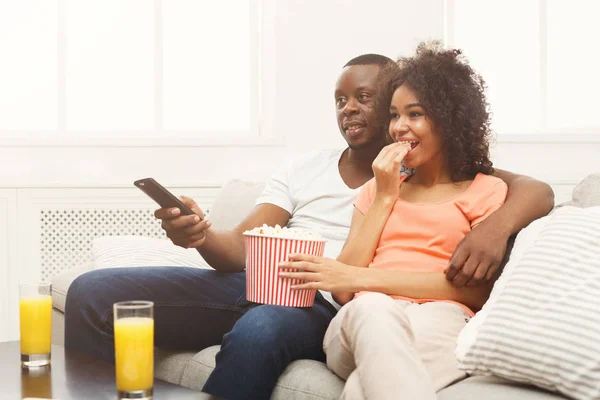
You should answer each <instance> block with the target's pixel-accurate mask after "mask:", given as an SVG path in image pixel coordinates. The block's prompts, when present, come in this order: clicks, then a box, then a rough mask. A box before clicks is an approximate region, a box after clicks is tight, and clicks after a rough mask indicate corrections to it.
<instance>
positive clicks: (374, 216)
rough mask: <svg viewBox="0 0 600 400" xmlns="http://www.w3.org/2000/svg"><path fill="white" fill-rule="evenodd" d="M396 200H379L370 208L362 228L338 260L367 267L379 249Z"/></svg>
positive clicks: (346, 245)
mask: <svg viewBox="0 0 600 400" xmlns="http://www.w3.org/2000/svg"><path fill="white" fill-rule="evenodd" d="M394 202H395V199H389V198H378V197H377V196H375V199H374V200H373V202H372V203H371V205H370V206H369V210H368V211H367V213H366V214H365V217H364V219H363V221H362V223H361V225H360V228H359V229H358V231H357V232H356V234H354V235H353V236H352V237H351V238H349V240H348V242H347V243H346V244H345V245H344V248H343V249H342V252H341V253H340V255H339V256H338V257H337V260H338V261H340V262H343V263H345V264H350V265H354V266H357V267H367V266H368V265H369V263H370V262H371V261H373V256H374V255H375V250H376V249H377V244H378V243H379V238H380V237H381V232H382V231H383V228H384V227H385V224H386V222H387V220H388V218H389V216H390V213H391V212H392V208H393V207H394Z"/></svg>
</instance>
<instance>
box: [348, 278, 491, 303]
mask: <svg viewBox="0 0 600 400" xmlns="http://www.w3.org/2000/svg"><path fill="white" fill-rule="evenodd" d="M360 273H361V277H360V278H359V279H357V287H356V289H357V290H356V291H370V292H380V293H385V294H389V295H397V296H405V297H411V298H416V299H435V300H452V301H456V302H458V303H461V304H464V305H466V306H467V307H469V308H470V309H471V310H473V311H477V310H480V309H481V307H483V304H484V303H485V302H486V301H487V299H488V297H489V295H490V291H491V290H492V286H493V283H490V284H486V285H480V286H475V287H462V288H456V287H454V286H452V283H451V282H449V281H448V280H447V279H446V277H445V275H444V273H443V272H408V271H394V270H386V269H376V268H367V269H365V270H364V271H360Z"/></svg>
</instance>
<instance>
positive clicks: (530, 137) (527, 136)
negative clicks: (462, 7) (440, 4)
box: [444, 0, 600, 143]
mask: <svg viewBox="0 0 600 400" xmlns="http://www.w3.org/2000/svg"><path fill="white" fill-rule="evenodd" d="M459 1H460V0H444V43H445V44H446V46H448V47H450V48H451V47H454V46H455V36H454V28H455V27H454V10H455V6H456V3H457V2H459ZM537 1H538V3H539V7H538V9H539V43H540V74H539V76H540V88H541V90H540V94H539V95H540V105H541V109H542V115H541V126H540V129H539V131H537V132H533V133H501V134H498V135H497V142H498V143H600V124H599V125H598V126H596V127H582V128H558V129H557V128H549V127H547V125H546V122H547V115H546V112H547V96H546V95H547V90H546V87H547V80H546V77H547V76H546V68H547V66H546V64H547V28H548V21H547V15H548V14H547V0H537Z"/></svg>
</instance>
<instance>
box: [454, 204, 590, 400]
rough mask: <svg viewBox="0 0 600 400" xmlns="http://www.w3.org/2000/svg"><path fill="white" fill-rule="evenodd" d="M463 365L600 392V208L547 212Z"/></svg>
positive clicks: (573, 393) (583, 392)
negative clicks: (548, 213)
mask: <svg viewBox="0 0 600 400" xmlns="http://www.w3.org/2000/svg"><path fill="white" fill-rule="evenodd" d="M469 324H470V323H469ZM459 368H461V369H463V370H465V371H466V372H468V373H470V374H483V375H497V376H500V377H504V378H507V379H511V380H514V381H519V382H526V383H530V384H534V385H536V386H539V387H543V388H546V389H549V390H553V391H558V392H560V393H563V394H565V395H567V396H569V397H572V398H575V399H581V400H583V399H597V398H600V207H593V208H588V209H581V208H576V207H564V208H561V209H558V210H557V211H555V212H554V213H553V214H551V215H550V216H548V217H547V221H546V222H545V225H544V227H543V229H542V230H541V231H540V232H539V234H538V237H537V239H536V240H535V241H534V243H533V245H532V246H530V247H529V248H528V249H526V250H525V252H524V254H523V255H522V257H521V258H520V261H519V262H518V263H517V264H516V265H514V266H513V270H512V272H510V273H509V275H508V277H507V279H506V282H504V288H503V290H502V291H501V292H500V293H499V294H498V297H497V299H496V300H495V302H494V303H493V307H492V308H491V309H490V310H489V312H488V315H487V316H486V317H485V320H484V323H483V324H482V325H481V326H480V327H479V328H478V329H477V334H476V336H475V341H474V343H473V344H472V345H471V346H469V348H468V349H466V351H465V352H464V354H461V355H460V356H459Z"/></svg>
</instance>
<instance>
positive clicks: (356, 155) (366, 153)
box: [342, 143, 385, 174]
mask: <svg viewBox="0 0 600 400" xmlns="http://www.w3.org/2000/svg"><path fill="white" fill-rule="evenodd" d="M384 146H385V144H383V143H382V144H380V145H375V146H372V147H370V148H365V149H352V148H348V149H347V150H346V157H342V162H344V161H345V162H346V163H348V164H349V165H351V166H352V167H353V168H355V169H358V170H360V171H362V172H367V173H369V174H372V173H373V161H374V160H375V158H376V157H377V155H378V154H379V152H380V151H381V149H382V148H383V147H384ZM344 158H345V160H344Z"/></svg>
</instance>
